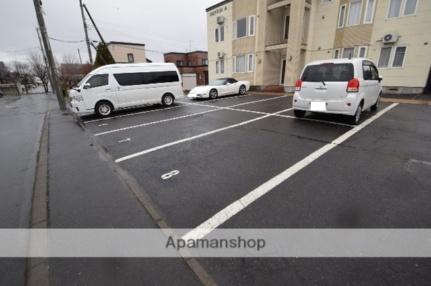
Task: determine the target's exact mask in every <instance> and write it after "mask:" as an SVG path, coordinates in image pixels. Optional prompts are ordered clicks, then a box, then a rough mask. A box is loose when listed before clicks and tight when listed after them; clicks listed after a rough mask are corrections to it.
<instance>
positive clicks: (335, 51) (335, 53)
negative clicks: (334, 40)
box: [334, 49, 340, 59]
mask: <svg viewBox="0 0 431 286" xmlns="http://www.w3.org/2000/svg"><path fill="white" fill-rule="evenodd" d="M339 58H340V49H335V50H334V59H339Z"/></svg>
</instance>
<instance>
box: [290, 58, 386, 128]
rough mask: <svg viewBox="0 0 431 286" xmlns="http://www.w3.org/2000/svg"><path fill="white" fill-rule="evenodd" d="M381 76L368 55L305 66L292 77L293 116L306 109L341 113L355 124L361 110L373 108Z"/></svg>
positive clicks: (377, 99) (377, 102)
mask: <svg viewBox="0 0 431 286" xmlns="http://www.w3.org/2000/svg"><path fill="white" fill-rule="evenodd" d="M382 80H383V78H382V77H381V76H380V75H379V71H378V69H377V67H376V65H375V64H374V63H373V62H372V61H371V60H369V59H364V58H355V59H336V60H335V59H333V60H324V61H316V62H312V63H309V64H307V65H306V66H305V68H304V71H303V72H302V75H301V79H299V80H297V81H296V91H295V94H294V96H293V109H294V112H295V116H296V117H303V116H304V115H305V113H306V112H307V111H311V112H320V113H334V114H344V115H348V116H350V119H351V123H352V124H358V123H359V122H360V119H361V115H362V112H363V111H364V110H367V109H371V110H373V111H375V110H377V108H378V105H379V101H380V97H381V95H382V84H381V82H382Z"/></svg>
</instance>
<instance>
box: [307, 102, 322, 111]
mask: <svg viewBox="0 0 431 286" xmlns="http://www.w3.org/2000/svg"><path fill="white" fill-rule="evenodd" d="M310 110H311V111H326V102H319V101H314V102H313V101H312V102H311V103H310Z"/></svg>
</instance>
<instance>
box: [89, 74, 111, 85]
mask: <svg viewBox="0 0 431 286" xmlns="http://www.w3.org/2000/svg"><path fill="white" fill-rule="evenodd" d="M87 83H89V84H90V88H94V87H100V86H105V85H108V74H96V75H93V76H92V77H91V78H90V79H89V80H88V81H87Z"/></svg>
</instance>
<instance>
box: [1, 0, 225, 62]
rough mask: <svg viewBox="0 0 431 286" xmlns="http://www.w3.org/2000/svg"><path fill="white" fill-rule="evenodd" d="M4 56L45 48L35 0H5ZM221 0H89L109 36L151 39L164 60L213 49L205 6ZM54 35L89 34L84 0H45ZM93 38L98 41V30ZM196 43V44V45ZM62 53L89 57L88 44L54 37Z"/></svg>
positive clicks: (22, 56)
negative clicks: (171, 55) (84, 22)
mask: <svg viewBox="0 0 431 286" xmlns="http://www.w3.org/2000/svg"><path fill="white" fill-rule="evenodd" d="M1 2H2V7H1V9H0V21H1V26H0V27H1V40H0V61H5V62H10V61H14V60H15V59H16V60H26V58H27V57H28V54H29V53H30V52H31V51H39V50H38V49H39V42H38V39H37V34H36V27H37V21H36V15H35V12H34V6H33V1H32V0H1ZM218 2H220V0H121V1H119V0H84V3H85V4H86V5H87V7H88V8H89V10H90V13H92V15H93V18H94V19H95V21H96V24H97V25H98V27H99V29H100V30H101V33H102V35H103V37H104V38H105V41H107V42H108V41H125V42H138V43H145V44H146V48H147V50H154V51H155V52H148V53H147V57H148V58H150V59H151V60H153V61H162V60H163V56H162V53H163V52H168V51H180V52H183V51H188V50H189V49H190V46H191V49H192V50H196V49H199V50H201V49H204V50H206V49H207V33H206V13H205V8H207V7H209V6H211V5H213V4H216V3H218ZM42 3H43V9H44V12H45V21H46V24H47V29H48V34H49V36H50V37H54V38H58V39H61V40H67V41H80V40H83V39H84V30H83V25H82V20H81V12H80V9H79V0H42ZM90 38H91V39H92V40H98V37H97V34H96V32H95V30H94V29H91V31H90ZM190 43H191V44H190ZM51 46H52V49H53V51H54V54H55V56H56V58H57V59H58V60H59V61H61V59H62V57H63V56H64V55H72V56H75V57H76V58H78V51H77V49H78V48H79V49H80V50H81V55H82V58H83V61H87V59H88V53H87V48H86V45H85V43H74V44H66V43H60V42H55V41H51Z"/></svg>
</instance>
